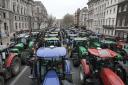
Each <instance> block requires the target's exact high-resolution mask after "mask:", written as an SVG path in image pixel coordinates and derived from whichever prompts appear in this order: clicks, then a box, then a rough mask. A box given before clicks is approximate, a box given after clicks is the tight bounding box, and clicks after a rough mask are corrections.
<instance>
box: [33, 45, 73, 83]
mask: <svg viewBox="0 0 128 85" xmlns="http://www.w3.org/2000/svg"><path fill="white" fill-rule="evenodd" d="M66 55H67V51H66V48H64V47H54V46H50V47H46V48H43V47H40V48H39V49H37V52H36V56H37V59H36V62H35V65H36V67H34V69H33V75H34V76H35V77H36V78H37V79H38V81H40V82H41V85H51V84H53V85H61V83H62V81H61V80H65V79H67V80H68V79H70V78H71V73H70V71H71V67H70V62H69V61H68V60H67V59H66ZM34 73H35V74H34ZM51 81H52V82H51Z"/></svg>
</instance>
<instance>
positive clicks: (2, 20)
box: [0, 0, 13, 44]
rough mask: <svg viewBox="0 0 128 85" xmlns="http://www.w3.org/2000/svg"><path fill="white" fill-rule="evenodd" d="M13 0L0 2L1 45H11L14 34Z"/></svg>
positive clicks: (0, 0) (1, 0)
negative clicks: (11, 36)
mask: <svg viewBox="0 0 128 85" xmlns="http://www.w3.org/2000/svg"><path fill="white" fill-rule="evenodd" d="M10 7H11V0H0V44H7V43H9V41H10V39H9V36H10V33H11V32H12V24H13V23H12V22H13V20H12V16H13V13H12V11H11V9H10Z"/></svg>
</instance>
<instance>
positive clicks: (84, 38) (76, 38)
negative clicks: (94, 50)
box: [74, 37, 88, 41]
mask: <svg viewBox="0 0 128 85" xmlns="http://www.w3.org/2000/svg"><path fill="white" fill-rule="evenodd" d="M74 40H80V41H82V40H83V41H84V40H88V38H86V37H75V38H74Z"/></svg>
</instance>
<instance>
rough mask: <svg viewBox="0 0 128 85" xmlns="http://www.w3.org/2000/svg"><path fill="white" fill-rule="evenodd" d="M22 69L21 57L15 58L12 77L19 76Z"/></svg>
mask: <svg viewBox="0 0 128 85" xmlns="http://www.w3.org/2000/svg"><path fill="white" fill-rule="evenodd" d="M20 68H21V60H20V58H19V57H15V58H14V59H13V61H12V65H11V72H12V75H13V76H15V75H17V74H18V73H19V72H20Z"/></svg>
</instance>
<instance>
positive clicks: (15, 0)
mask: <svg viewBox="0 0 128 85" xmlns="http://www.w3.org/2000/svg"><path fill="white" fill-rule="evenodd" d="M11 1H12V12H13V13H14V16H13V20H14V23H13V24H14V30H15V31H22V30H29V29H30V28H29V22H30V20H29V16H32V8H31V2H32V0H11Z"/></svg>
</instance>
